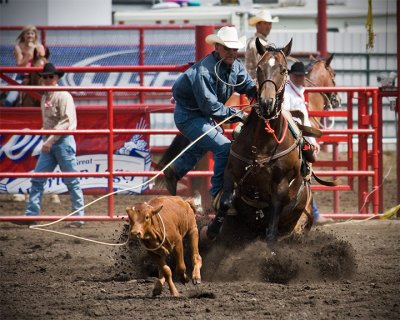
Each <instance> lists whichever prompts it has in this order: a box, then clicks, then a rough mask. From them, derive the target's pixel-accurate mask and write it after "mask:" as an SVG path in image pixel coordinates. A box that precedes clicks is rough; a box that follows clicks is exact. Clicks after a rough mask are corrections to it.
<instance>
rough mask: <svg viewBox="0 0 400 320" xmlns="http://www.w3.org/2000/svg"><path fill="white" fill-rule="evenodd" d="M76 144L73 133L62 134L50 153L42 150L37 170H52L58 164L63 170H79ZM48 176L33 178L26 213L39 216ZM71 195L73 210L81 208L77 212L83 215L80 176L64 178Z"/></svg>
mask: <svg viewBox="0 0 400 320" xmlns="http://www.w3.org/2000/svg"><path fill="white" fill-rule="evenodd" d="M75 153H76V144H75V139H74V137H73V136H71V135H67V136H62V137H61V138H60V139H59V140H58V141H57V142H56V143H55V144H53V146H52V147H51V149H50V152H49V153H45V152H41V153H40V155H39V159H38V161H37V163H36V167H35V172H52V171H54V169H55V168H56V166H57V164H58V165H59V166H60V169H61V171H62V172H77V171H78V169H77V163H76V156H75ZM46 181H47V178H32V179H31V183H32V187H31V190H30V192H29V202H28V206H27V208H26V215H28V216H37V215H38V214H39V213H40V204H41V201H42V196H43V190H44V185H45V183H46ZM63 182H64V183H65V185H66V186H67V188H68V191H69V193H70V196H71V202H72V210H73V211H75V210H78V209H80V210H79V211H78V212H77V213H76V214H77V215H79V216H83V214H84V210H83V206H84V202H83V193H82V189H81V187H80V185H79V180H78V178H76V177H75V178H63Z"/></svg>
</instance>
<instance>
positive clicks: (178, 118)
mask: <svg viewBox="0 0 400 320" xmlns="http://www.w3.org/2000/svg"><path fill="white" fill-rule="evenodd" d="M206 42H207V43H208V44H210V45H214V46H215V50H214V51H213V52H212V53H210V54H209V55H207V56H206V57H205V58H203V59H202V60H200V61H198V62H197V63H195V64H194V65H193V66H192V67H190V68H189V69H188V70H187V71H186V72H185V73H183V74H181V75H180V76H179V77H178V79H177V80H176V82H175V84H174V85H173V88H172V92H173V97H174V99H175V101H176V106H175V112H174V119H175V124H176V126H177V128H178V129H179V130H180V132H181V133H182V134H183V135H184V136H185V137H186V138H188V139H189V140H190V141H194V140H196V139H197V138H198V137H199V136H201V135H202V134H203V133H205V132H207V131H208V130H210V129H212V128H213V127H214V126H215V124H216V123H217V122H220V121H222V120H224V119H226V118H227V117H230V116H234V117H233V118H232V119H231V120H230V121H229V122H231V123H232V122H239V121H243V118H244V113H243V112H240V111H239V110H236V109H235V108H232V107H226V106H225V105H224V104H225V102H226V101H227V100H228V99H229V97H230V96H231V95H232V93H233V92H234V91H236V92H238V93H240V94H243V93H246V94H247V95H249V96H251V97H253V96H255V95H256V91H257V90H256V86H255V83H254V81H253V80H252V79H251V77H250V76H249V74H248V73H247V71H246V69H245V68H244V66H243V65H242V64H241V63H240V61H239V60H238V59H237V51H238V49H241V48H243V47H244V44H243V43H241V42H240V41H239V39H238V35H237V31H236V28H234V27H223V28H221V29H220V30H219V31H218V33H217V34H211V35H208V36H207V37H206ZM230 147H231V142H230V140H229V139H228V138H227V137H225V136H224V134H223V132H222V129H221V128H220V127H216V128H213V129H212V130H211V131H210V132H209V133H208V134H207V135H206V136H205V137H203V138H202V139H200V140H199V141H197V142H196V144H194V145H193V146H192V147H191V148H190V149H189V150H187V151H186V152H185V153H184V154H183V155H182V156H181V157H179V158H178V159H177V160H176V161H175V162H174V163H173V164H172V165H171V166H170V167H169V168H167V169H166V170H165V176H166V184H167V189H168V191H169V192H170V193H171V194H173V195H174V194H176V185H177V181H178V180H179V179H181V178H182V177H183V176H185V175H186V173H187V172H188V171H190V170H191V169H192V168H193V167H194V166H195V165H196V163H197V162H198V161H199V160H200V159H201V158H202V157H203V156H204V155H205V154H206V153H207V152H208V151H211V152H212V153H213V157H214V175H213V176H212V178H211V185H212V186H211V189H210V193H211V196H212V197H213V198H214V200H215V199H216V198H217V195H218V194H220V195H221V197H220V200H219V201H218V200H217V203H216V205H215V206H214V207H215V208H216V210H217V214H216V218H215V219H214V221H212V222H211V224H210V225H209V227H208V231H207V236H208V237H209V238H214V237H215V236H216V235H217V234H218V232H219V229H220V227H221V225H222V222H223V220H224V216H225V213H226V211H227V210H228V209H229V206H230V201H232V199H231V190H230V184H229V182H227V181H225V184H228V186H226V185H225V184H224V178H225V180H226V176H225V175H224V171H225V166H226V164H227V160H228V156H229V152H230ZM229 180H230V179H229ZM222 191H224V192H222ZM218 198H219V197H218ZM218 198H217V199H218Z"/></svg>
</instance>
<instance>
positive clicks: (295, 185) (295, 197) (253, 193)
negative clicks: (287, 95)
mask: <svg viewBox="0 0 400 320" xmlns="http://www.w3.org/2000/svg"><path fill="white" fill-rule="evenodd" d="M257 40H258V39H257ZM291 45H292V41H290V42H289V43H288V44H287V45H286V46H285V47H284V48H281V49H276V48H273V47H264V46H263V45H262V44H261V43H260V42H259V41H256V46H257V51H258V53H259V54H260V55H261V56H262V58H261V59H260V61H259V62H258V65H257V81H258V83H259V92H258V103H257V104H256V105H255V106H254V107H253V109H252V111H251V112H250V115H249V117H248V120H247V121H246V123H245V124H244V126H243V128H242V130H241V133H240V135H239V136H238V137H237V139H236V140H235V141H234V142H233V144H232V148H231V153H230V156H229V160H228V165H227V168H228V170H229V172H230V173H231V176H232V178H233V181H234V184H233V185H234V191H233V193H234V195H235V197H234V201H233V203H234V207H235V209H236V211H237V215H233V216H230V215H228V216H227V217H226V218H225V222H224V225H223V228H222V230H221V235H220V238H221V239H224V241H225V240H226V239H230V240H228V241H231V240H232V239H237V237H241V238H243V237H245V238H256V237H257V238H258V237H262V238H265V239H266V240H267V241H272V242H274V241H276V240H277V239H278V237H280V236H286V235H292V234H301V233H303V232H304V231H306V230H309V229H310V228H311V225H312V222H313V216H312V214H311V200H312V195H311V191H310V183H309V180H306V179H305V178H304V177H303V175H302V173H301V166H302V159H301V157H302V156H301V149H300V148H301V147H300V145H301V141H302V136H301V133H300V132H299V131H296V130H293V128H292V127H291V125H290V124H289V122H288V120H287V117H286V116H285V115H284V114H283V113H282V109H281V104H282V101H283V94H284V88H285V82H286V80H287V74H288V70H287V60H286V57H287V56H288V55H289V54H290V50H291ZM232 236H233V237H234V238H232Z"/></svg>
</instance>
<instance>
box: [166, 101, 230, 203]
mask: <svg viewBox="0 0 400 320" xmlns="http://www.w3.org/2000/svg"><path fill="white" fill-rule="evenodd" d="M174 119H175V124H176V126H177V128H178V129H179V131H180V132H182V134H183V135H184V136H185V137H186V138H188V139H189V140H190V141H194V140H195V139H197V138H198V137H199V136H201V135H202V134H203V133H205V132H206V131H208V130H209V129H211V128H212V127H213V126H214V125H215V123H214V121H213V120H212V119H211V118H207V117H205V116H204V115H202V114H201V113H200V112H198V111H193V110H187V109H185V108H184V107H183V106H181V105H179V104H177V105H176V107H175V112H174ZM230 148H231V141H230V140H229V139H228V138H227V137H225V136H224V135H223V131H222V129H221V128H220V127H217V128H214V129H213V130H211V131H210V132H209V133H208V134H207V135H206V136H204V137H203V138H202V139H200V140H199V141H197V142H196V144H194V145H193V146H192V147H190V148H189V149H188V150H187V151H186V152H185V153H184V154H183V155H182V156H180V157H179V158H178V159H177V160H176V161H175V162H174V164H173V167H174V169H175V171H176V173H177V175H178V178H179V179H180V178H182V177H183V176H185V175H186V173H188V172H189V171H190V170H191V169H193V167H194V166H195V165H196V164H197V162H198V161H199V160H201V158H202V157H203V156H204V155H205V154H206V153H207V152H208V151H211V152H212V154H213V159H214V175H213V176H212V178H211V189H210V194H211V196H212V197H215V196H216V195H217V193H218V191H219V190H221V189H222V186H223V183H224V170H225V167H226V164H227V162H228V156H229V152H230Z"/></svg>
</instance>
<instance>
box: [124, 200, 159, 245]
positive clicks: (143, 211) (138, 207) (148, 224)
mask: <svg viewBox="0 0 400 320" xmlns="http://www.w3.org/2000/svg"><path fill="white" fill-rule="evenodd" d="M162 207H163V206H162V205H159V206H157V207H153V206H151V205H149V204H147V203H138V204H135V205H134V206H133V207H131V208H130V207H127V208H126V213H127V214H128V217H129V224H130V230H129V236H130V237H132V238H138V239H140V240H146V239H150V237H151V234H152V233H153V232H152V217H153V215H155V214H157V213H158V212H160V210H161V209H162Z"/></svg>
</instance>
